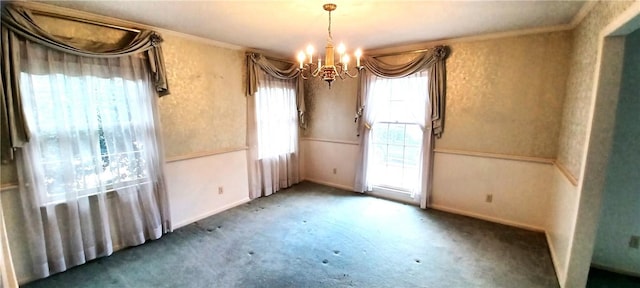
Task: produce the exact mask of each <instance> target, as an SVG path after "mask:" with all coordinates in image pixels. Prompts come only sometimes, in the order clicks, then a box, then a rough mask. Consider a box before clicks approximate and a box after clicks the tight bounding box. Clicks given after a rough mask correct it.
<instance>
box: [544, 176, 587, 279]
mask: <svg viewBox="0 0 640 288" xmlns="http://www.w3.org/2000/svg"><path fill="white" fill-rule="evenodd" d="M553 170H554V171H553V178H552V179H551V181H552V182H551V184H552V187H551V195H550V198H549V209H548V215H547V220H548V222H547V242H548V243H549V250H550V251H551V258H552V259H553V265H554V266H555V268H556V275H558V281H559V282H560V283H564V282H565V280H566V278H567V265H568V261H569V253H570V249H571V247H570V245H571V241H572V238H573V231H574V226H575V223H576V217H577V213H578V212H577V210H578V202H579V200H580V198H579V195H578V189H577V187H576V186H575V185H574V184H573V183H572V180H571V179H570V178H569V177H567V176H566V174H565V173H563V171H562V168H561V166H558V165H555V166H554V169H553Z"/></svg>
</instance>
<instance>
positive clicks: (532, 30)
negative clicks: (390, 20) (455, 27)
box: [364, 24, 573, 55]
mask: <svg viewBox="0 0 640 288" xmlns="http://www.w3.org/2000/svg"><path fill="white" fill-rule="evenodd" d="M571 29H573V27H572V26H571V24H563V25H554V26H547V27H537V28H530V29H521V30H512V31H505V32H496V33H488V34H481V35H474V36H465V37H458V38H449V39H440V40H430V41H425V42H420V43H414V44H407V45H400V46H391V47H385V48H378V49H371V50H367V51H364V52H366V53H367V54H369V55H376V54H387V53H397V52H403V51H411V50H420V49H425V48H429V47H433V46H438V45H450V44H456V43H465V42H478V41H486V40H494V39H500V38H510V37H518V36H526V35H532V34H542V33H552V32H562V31H568V30H571Z"/></svg>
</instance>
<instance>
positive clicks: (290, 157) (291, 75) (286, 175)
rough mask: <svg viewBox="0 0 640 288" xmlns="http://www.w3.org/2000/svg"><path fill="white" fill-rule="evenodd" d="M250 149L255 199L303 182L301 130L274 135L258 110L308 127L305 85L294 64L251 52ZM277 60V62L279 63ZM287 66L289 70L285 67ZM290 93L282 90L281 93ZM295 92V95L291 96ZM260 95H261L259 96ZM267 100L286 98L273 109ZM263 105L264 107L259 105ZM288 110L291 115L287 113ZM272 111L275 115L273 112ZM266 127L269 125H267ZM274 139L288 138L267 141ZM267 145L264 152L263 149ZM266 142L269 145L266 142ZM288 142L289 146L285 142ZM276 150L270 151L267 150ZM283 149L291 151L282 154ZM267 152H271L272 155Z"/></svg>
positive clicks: (251, 184)
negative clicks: (299, 151) (300, 153)
mask: <svg viewBox="0 0 640 288" xmlns="http://www.w3.org/2000/svg"><path fill="white" fill-rule="evenodd" d="M246 56H247V86H246V88H247V144H248V145H247V146H249V152H248V154H249V156H248V157H247V158H248V160H247V161H248V169H249V196H250V198H251V199H254V198H258V197H261V196H269V195H271V194H272V193H274V192H276V191H278V190H280V189H281V188H286V187H289V186H291V185H293V184H295V183H298V182H299V181H300V180H299V168H298V167H299V153H298V131H297V128H296V129H293V130H291V131H280V132H279V133H278V134H282V135H272V134H269V133H270V131H271V130H270V129H267V128H266V127H267V126H265V125H262V128H260V129H262V131H260V130H259V127H260V125H259V124H258V121H261V119H260V118H259V115H258V114H257V113H258V111H260V112H261V113H288V114H287V115H281V116H282V117H284V118H287V117H293V118H294V119H291V121H294V122H293V123H295V125H296V127H300V128H303V129H304V128H305V127H306V122H305V114H304V113H305V106H304V88H303V86H304V83H303V79H302V78H301V77H298V76H299V74H300V72H299V71H298V69H297V68H296V65H295V64H293V63H282V62H281V64H282V65H276V64H275V63H273V62H272V61H271V60H269V59H267V58H266V57H265V56H263V55H261V54H257V53H247V55H246ZM276 61H277V60H276ZM281 66H285V68H281ZM283 89H284V90H286V91H288V92H285V91H278V90H283ZM291 92H294V93H295V95H288V94H289V93H291ZM258 94H259V95H258ZM266 97H282V99H280V101H279V102H280V103H281V104H280V105H281V106H278V107H269V105H268V103H274V102H278V101H274V102H270V101H266V100H267V99H266ZM258 105H260V106H258ZM287 110H288V112H287ZM269 111H272V112H269ZM263 124H266V123H263ZM271 137H286V139H273V141H275V142H278V141H282V142H283V143H274V142H271V141H269V140H267V139H269V138H271ZM261 138H262V143H264V144H267V145H266V146H263V147H262V148H263V150H262V151H260V148H261V147H259V146H261V143H260V140H261ZM265 142H266V143H265ZM284 142H286V143H284ZM269 146H271V147H273V149H267V147H269ZM275 147H280V148H283V147H284V149H285V150H287V148H290V149H288V151H289V152H283V151H278V150H279V149H277V148H275ZM265 149H267V150H271V152H272V153H269V152H267V151H265Z"/></svg>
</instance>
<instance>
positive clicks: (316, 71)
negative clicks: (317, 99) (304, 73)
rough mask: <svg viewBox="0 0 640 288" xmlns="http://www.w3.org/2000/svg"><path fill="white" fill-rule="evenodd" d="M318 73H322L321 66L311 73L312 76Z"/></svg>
mask: <svg viewBox="0 0 640 288" xmlns="http://www.w3.org/2000/svg"><path fill="white" fill-rule="evenodd" d="M318 75H320V67H318V69H316V70H314V71H313V73H311V76H313V77H318Z"/></svg>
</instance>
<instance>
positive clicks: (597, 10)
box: [558, 1, 633, 178]
mask: <svg viewBox="0 0 640 288" xmlns="http://www.w3.org/2000/svg"><path fill="white" fill-rule="evenodd" d="M632 3H633V2H632V1H627V2H614V1H607V2H599V3H598V4H596V6H595V7H594V8H593V10H591V12H590V13H589V15H587V17H586V18H585V19H584V20H583V21H582V23H580V25H579V26H578V27H577V28H576V29H575V30H574V31H573V53H572V55H571V60H570V69H569V75H568V79H567V87H566V99H565V105H564V111H563V117H562V125H561V130H560V139H559V148H558V162H560V163H562V164H564V165H565V166H566V167H567V169H568V170H569V172H571V174H573V176H575V177H576V178H578V177H579V174H580V166H581V165H582V153H583V150H584V146H585V141H586V136H587V135H586V133H587V131H586V130H587V122H588V121H589V105H590V104H591V98H592V92H593V91H592V90H593V81H594V73H595V69H596V58H597V53H598V34H599V33H600V31H601V30H602V29H603V28H604V27H605V26H606V25H607V24H609V23H610V22H611V21H612V20H613V19H614V18H615V17H616V16H618V15H619V14H620V13H622V12H623V11H624V10H625V9H626V8H627V7H629V6H630V5H631V4H632Z"/></svg>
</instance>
